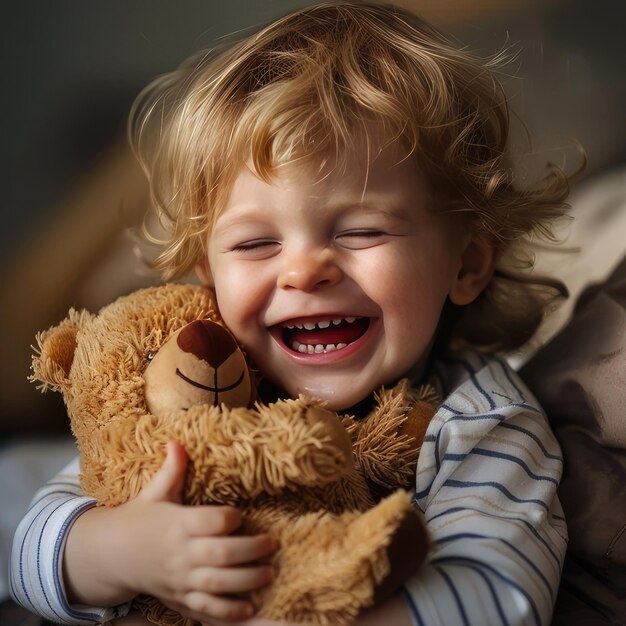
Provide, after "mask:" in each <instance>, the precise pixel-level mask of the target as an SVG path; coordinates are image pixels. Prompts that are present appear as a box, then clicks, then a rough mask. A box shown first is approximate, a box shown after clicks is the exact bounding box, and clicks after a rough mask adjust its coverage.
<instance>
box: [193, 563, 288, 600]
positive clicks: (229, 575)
mask: <svg viewBox="0 0 626 626" xmlns="http://www.w3.org/2000/svg"><path fill="white" fill-rule="evenodd" d="M275 577H276V572H275V570H274V568H273V567H271V566H270V565H262V566H258V567H233V568H226V567H201V568H198V569H195V570H194V571H193V572H192V573H191V575H190V576H189V584H190V586H191V587H192V588H194V589H197V590H198V591H204V592H206V593H210V594H219V595H224V594H231V593H245V592H247V591H254V590H255V589H260V588H261V587H265V586H266V585H269V584H270V583H271V582H272V581H273V580H274V578H275Z"/></svg>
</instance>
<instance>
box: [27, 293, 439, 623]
mask: <svg viewBox="0 0 626 626" xmlns="http://www.w3.org/2000/svg"><path fill="white" fill-rule="evenodd" d="M201 319H211V320H216V319H217V316H216V314H215V312H214V310H213V307H212V304H211V300H210V295H209V293H208V292H207V291H206V290H204V289H203V288H200V287H194V286H188V285H166V286H163V287H155V288H151V289H145V290H141V291H138V292H135V293H133V294H131V295H129V296H126V297H124V298H120V299H119V300H117V301H116V302H114V303H113V304H111V305H109V306H107V307H105V308H104V309H102V310H101V311H100V312H99V313H98V314H97V315H91V314H89V313H87V312H76V311H73V310H72V311H70V313H69V315H68V317H67V319H66V320H64V321H63V322H62V323H61V324H59V325H58V326H56V327H54V328H51V329H49V330H48V331H46V332H44V333H41V334H40V335H39V336H38V344H39V350H38V354H37V355H36V356H35V357H34V358H33V372H34V373H33V376H32V379H33V380H35V381H39V382H41V383H42V387H43V388H44V389H47V388H51V389H54V390H56V391H60V392H61V393H62V394H63V397H64V400H65V402H66V405H67V408H68V412H69V415H70V418H71V424H72V429H73V432H74V434H75V436H76V440H77V443H78V446H79V449H80V455H81V485H82V487H83V489H84V490H85V492H86V493H87V494H89V495H91V496H93V497H95V498H96V499H97V500H98V502H99V504H101V505H105V506H115V505H118V504H121V503H123V502H125V501H127V500H128V499H129V498H133V497H134V496H136V495H137V493H138V492H139V491H140V490H141V488H142V487H143V486H144V485H145V484H146V483H147V481H149V480H150V478H151V477H152V476H153V474H154V473H155V472H156V471H157V469H158V468H159V467H160V466H161V464H162V463H163V460H164V455H165V445H166V443H167V442H168V441H169V440H172V439H174V440H176V441H179V442H180V443H181V444H182V445H183V446H184V447H185V449H186V450H187V452H188V454H189V457H190V466H189V467H190V469H189V472H188V476H187V482H186V488H185V502H187V503H189V504H200V503H224V504H231V505H235V506H237V507H239V508H241V510H242V517H243V520H244V522H243V526H242V532H244V533H251V532H259V531H268V532H270V533H271V534H273V535H274V536H275V537H276V538H277V539H278V541H279V544H280V549H279V550H278V552H277V553H276V555H275V557H274V561H275V563H276V565H277V566H278V572H279V573H278V576H277V579H276V580H275V582H274V583H273V584H272V585H270V586H269V587H267V588H265V589H263V590H261V591H259V592H257V593H255V594H253V600H254V602H255V603H256V604H257V605H258V606H259V607H260V614H261V615H263V616H266V617H268V618H272V619H288V620H293V621H309V622H313V623H317V624H346V623H349V622H350V621H352V620H353V619H354V618H355V617H356V615H357V614H358V613H359V611H360V610H362V609H363V608H364V607H367V606H369V605H371V604H372V603H373V601H374V599H377V600H378V599H379V598H380V597H381V596H384V595H385V594H387V593H390V592H392V591H393V590H394V589H395V588H396V587H397V585H399V584H400V583H401V582H402V580H403V579H404V578H405V577H406V576H408V575H409V574H410V573H411V572H412V571H414V569H415V568H416V567H417V566H419V564H420V562H421V561H422V560H423V558H424V556H425V554H426V551H427V549H428V546H429V541H428V537H427V534H426V530H425V527H424V524H423V521H422V520H421V518H420V516H419V515H418V514H417V513H416V512H415V511H414V509H413V508H412V507H411V504H410V499H411V498H410V494H409V493H408V492H406V491H402V490H397V489H398V487H405V488H410V487H411V485H412V483H413V481H414V473H415V464H416V462H417V456H418V454H419V449H420V443H421V439H422V437H423V433H424V431H425V429H426V426H427V424H428V422H429V421H430V418H431V417H432V415H433V412H434V409H433V406H432V400H433V398H432V397H431V396H429V395H428V392H427V391H426V390H422V391H421V392H416V391H414V390H411V389H410V387H409V385H408V384H407V383H406V382H401V383H399V384H398V385H397V386H396V387H394V388H393V389H388V390H381V391H380V392H379V393H378V395H377V396H376V403H375V405H376V406H375V408H374V409H373V410H372V412H371V414H370V415H368V416H367V417H366V418H365V419H364V420H361V421H356V420H355V419H353V418H352V417H350V416H342V417H340V416H337V415H336V414H335V413H333V412H330V411H327V410H326V409H324V408H323V407H322V406H320V405H319V403H316V402H315V401H313V400H311V399H310V398H305V397H300V398H299V399H296V400H281V401H278V402H277V403H275V404H271V405H263V404H257V405H255V406H254V407H253V408H246V407H234V408H228V407H226V406H224V405H221V406H217V407H216V406H211V405H210V404H198V405H195V406H192V407H189V408H187V407H185V408H184V409H181V410H169V411H165V412H164V413H163V414H159V415H154V414H152V413H150V412H149V411H148V409H147V406H146V397H145V394H144V390H145V384H144V372H145V370H146V367H147V365H148V363H149V361H150V358H151V356H152V355H154V353H156V352H157V351H158V350H159V348H160V347H161V346H162V345H163V344H164V343H165V342H166V341H167V339H168V338H169V337H171V336H172V335H173V333H175V332H176V331H178V330H179V329H181V328H183V327H184V326H185V325H187V324H189V323H190V322H193V321H195V320H201ZM388 494H391V495H388ZM381 498H382V499H381ZM398 554H399V555H400V556H401V559H400V560H399V561H398V562H397V563H396V562H395V561H394V562H390V558H396V557H395V556H394V555H398ZM135 603H136V605H137V606H139V607H140V608H141V610H142V612H143V613H144V615H146V616H147V617H148V619H149V620H150V621H152V622H154V623H155V624H177V625H178V624H190V623H191V622H190V621H188V620H185V619H184V618H182V617H181V616H180V615H178V614H177V613H174V612H173V611H170V610H168V609H166V608H165V607H163V606H162V605H161V604H160V603H158V602H157V601H156V600H154V599H152V598H138V599H137V600H136V601H135Z"/></svg>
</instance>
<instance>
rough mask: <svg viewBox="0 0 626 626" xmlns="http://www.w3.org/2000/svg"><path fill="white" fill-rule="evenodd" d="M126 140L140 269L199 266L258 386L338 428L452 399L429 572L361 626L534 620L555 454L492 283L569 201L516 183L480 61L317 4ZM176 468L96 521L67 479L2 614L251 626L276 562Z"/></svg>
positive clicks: (21, 550)
mask: <svg viewBox="0 0 626 626" xmlns="http://www.w3.org/2000/svg"><path fill="white" fill-rule="evenodd" d="M131 128H132V135H133V141H134V144H135V147H136V149H137V152H138V154H139V156H140V158H141V160H142V163H143V165H144V167H145V170H146V172H147V174H148V177H149V179H150V183H151V185H152V190H153V198H154V200H155V204H156V208H157V209H158V211H159V213H160V216H161V219H162V221H163V222H164V223H165V224H166V225H167V226H168V227H169V236H168V239H167V241H165V242H164V247H163V251H162V254H161V255H160V256H159V257H158V258H157V259H156V261H155V267H156V268H157V269H158V270H160V271H161V273H162V275H163V277H164V278H165V279H172V278H177V277H180V276H183V275H184V274H185V273H186V272H188V271H190V270H192V269H194V268H195V270H196V272H197V274H198V276H199V277H200V280H201V281H202V282H203V283H204V284H206V285H207V287H209V288H210V289H212V290H213V292H214V296H215V304H216V307H217V308H218V309H219V312H220V314H221V316H222V318H223V320H224V321H225V323H226V324H227V326H228V327H229V328H230V330H231V331H232V332H233V334H234V336H235V337H236V339H237V340H238V341H239V342H240V343H241V345H242V346H243V347H244V348H245V350H246V351H247V353H248V354H249V356H250V357H251V359H252V360H253V362H254V363H255V365H256V367H257V368H258V369H259V371H260V372H261V374H262V375H263V376H264V378H265V380H266V381H267V382H268V383H269V384H270V385H268V386H267V387H265V388H264V389H266V388H268V387H269V386H271V387H272V393H273V394H278V395H284V396H291V397H294V396H297V395H298V394H301V393H305V394H308V395H310V396H313V397H315V398H318V399H320V400H323V401H324V402H325V403H326V405H327V406H328V407H329V408H331V409H335V410H339V411H343V412H355V411H356V409H355V406H356V405H359V404H360V403H363V402H370V401H372V394H373V392H375V391H376V390H377V389H379V388H380V387H382V386H390V385H393V384H395V383H397V382H398V381H399V380H401V379H403V378H407V379H409V381H410V382H411V383H412V384H416V385H417V384H419V383H421V382H425V381H427V380H428V381H430V382H432V383H433V384H435V385H436V386H437V387H438V389H439V391H440V392H441V394H442V397H443V398H444V401H443V402H442V404H441V406H440V407H439V410H438V411H437V413H436V415H435V417H434V418H433V420H432V422H431V423H430V425H429V428H428V431H427V433H426V437H425V440H424V444H423V447H422V451H421V453H420V458H419V462H418V466H417V468H416V486H415V505H416V507H417V508H419V510H421V511H422V512H423V514H424V517H425V520H426V523H427V525H428V529H429V532H430V534H431V536H432V537H433V540H434V546H433V549H432V551H431V553H430V555H429V557H428V559H427V562H426V564H425V565H424V566H423V567H422V568H421V569H420V571H419V572H418V573H417V574H415V575H414V576H413V577H412V578H411V579H410V580H408V581H407V582H406V584H405V585H404V587H403V588H402V589H400V590H398V592H397V593H396V594H395V595H394V596H393V597H392V598H391V599H389V600H387V601H385V602H382V603H380V604H378V605H377V606H375V607H373V608H371V609H369V610H368V611H366V612H364V613H363V615H361V616H360V617H359V619H358V621H357V623H358V624H361V625H364V624H394V625H398V626H402V625H403V624H411V623H413V624H424V625H434V624H446V626H453V625H455V624H481V625H482V624H547V623H549V621H550V616H551V613H552V609H553V605H554V600H555V596H556V591H557V588H558V583H559V578H560V571H561V566H562V562H563V555H564V553H565V547H566V541H567V533H566V527H565V521H564V519H563V517H562V512H561V508H560V505H559V502H558V499H557V496H556V488H557V486H558V482H559V479H560V476H561V473H562V460H561V456H560V451H559V448H558V445H557V443H556V441H555V439H554V436H553V435H552V433H551V431H550V429H549V426H548V424H547V421H546V418H545V416H544V414H543V412H542V411H541V409H540V408H539V407H538V406H537V403H536V401H535V400H534V399H533V397H532V395H531V394H530V393H529V392H528V391H527V390H526V389H525V387H524V385H523V383H522V382H521V381H520V380H519V379H518V378H517V376H516V375H515V374H514V373H513V372H512V371H511V370H510V369H509V367H508V366H507V365H506V363H505V362H504V361H502V360H500V359H498V358H495V357H493V356H489V355H488V353H487V351H488V350H497V349H501V348H505V347H506V348H510V347H513V346H515V345H516V343H519V342H520V340H521V339H524V338H526V337H528V336H529V335H530V334H531V333H532V331H533V330H534V327H535V326H536V323H537V320H538V319H539V318H538V317H537V316H536V315H531V314H529V313H528V308H527V307H526V304H527V296H526V294H525V293H524V292H523V291H520V289H519V288H517V289H516V290H515V291H512V292H509V290H508V287H510V286H511V285H513V284H514V281H510V280H509V279H506V280H504V279H503V278H502V277H501V276H497V275H496V273H495V270H496V268H497V269H498V270H499V271H500V272H502V271H507V272H508V273H509V274H510V273H511V272H512V271H513V270H514V269H515V267H511V266H510V265H507V263H508V262H509V260H510V259H515V258H519V252H520V250H523V244H524V243H525V242H527V240H528V238H529V237H531V236H533V235H535V234H537V233H543V234H546V233H548V232H549V223H550V221H552V220H554V219H555V218H557V217H559V216H561V215H562V214H563V213H564V212H565V210H566V205H565V198H566V196H567V181H566V179H565V177H564V175H563V174H562V173H561V172H559V171H558V170H556V169H553V170H550V171H549V173H548V176H547V177H546V180H544V181H542V182H541V183H540V184H538V185H537V186H535V187H522V186H520V185H519V184H518V182H517V180H516V175H515V170H514V168H513V167H512V166H511V163H510V162H509V157H508V155H507V138H508V108H507V102H506V98H505V96H504V94H503V91H502V88H501V86H500V85H499V83H498V81H497V79H496V78H495V75H494V67H493V64H492V62H490V61H484V60H481V59H478V58H476V57H474V56H472V55H471V54H469V53H468V52H467V51H465V50H460V49H459V48H458V47H457V46H456V45H454V44H452V43H451V42H450V41H448V40H447V39H446V38H445V37H444V36H442V35H441V34H439V33H438V32H436V31H435V30H434V29H432V28H431V27H430V26H428V25H427V24H425V23H424V22H423V21H421V20H420V19H418V18H417V17H415V16H414V15H412V14H410V13H408V12H406V11H404V10H401V9H399V8H395V7H392V6H389V5H378V4H369V3H362V2H358V3H350V2H346V3H343V2H328V3H323V4H319V5H314V6H311V7H309V8H306V9H303V10H301V11H297V12H295V13H292V14H290V15H288V16H286V17H284V18H281V19H279V20H276V21H275V22H273V23H272V24H270V25H269V26H267V27H265V28H263V29H261V30H260V31H259V32H258V33H255V34H253V35H251V36H249V37H247V38H246V39H243V40H242V41H241V42H239V43H236V44H232V45H230V46H229V47H224V48H223V49H218V50H214V51H211V52H209V53H206V52H202V53H201V54H199V55H198V56H196V57H194V58H192V59H190V60H189V61H188V62H186V63H185V64H183V65H182V66H181V67H180V68H179V69H177V70H175V71H174V72H172V73H170V74H168V75H166V76H164V77H162V78H160V79H158V80H157V81H155V83H153V84H152V85H151V86H150V87H149V88H148V89H147V90H146V91H145V92H144V93H143V94H142V96H141V97H140V98H139V100H138V101H137V105H136V107H135V109H134V112H133V117H132V121H131ZM518 287H519V286H518ZM511 294H514V295H511ZM460 346H463V347H464V350H465V351H463V352H459V351H457V352H454V351H451V350H450V349H451V348H459V347H460ZM468 348H471V349H468ZM263 399H265V400H267V399H269V396H268V397H264V398H263ZM185 468H186V455H185V452H184V450H182V449H181V448H180V446H177V445H174V444H172V445H170V447H169V449H168V456H167V460H166V462H165V465H164V467H163V468H162V469H161V471H160V472H159V473H158V474H157V475H156V476H155V477H154V479H153V480H152V482H151V483H150V484H149V485H148V486H147V487H146V488H145V489H144V490H143V491H142V492H141V494H140V495H139V496H138V497H137V498H136V499H135V500H132V501H130V502H128V503H126V504H124V505H122V506H120V507H117V508H115V509H110V510H106V509H101V508H95V506H94V502H93V500H91V499H90V498H87V497H85V496H84V495H83V494H82V492H81V491H80V488H79V486H78V479H77V474H78V466H77V463H74V464H73V465H71V466H70V467H69V468H67V470H66V471H65V472H64V473H63V474H62V476H61V477H58V478H57V479H56V480H54V481H52V482H51V483H50V484H49V485H48V486H46V487H44V491H42V492H41V493H40V494H39V495H38V496H36V504H35V505H34V506H33V507H32V508H31V510H30V511H29V512H28V514H27V515H26V517H25V518H24V520H23V522H22V524H21V526H20V528H19V529H18V531H17V533H16V539H15V542H14V547H13V554H12V572H13V574H12V581H13V594H14V597H15V598H16V599H17V600H18V601H19V602H21V603H22V604H23V605H24V606H26V607H28V608H30V609H31V610H33V611H35V612H37V613H39V614H40V615H42V616H46V617H48V618H49V619H54V620H55V621H62V622H64V623H68V624H89V623H97V622H98V620H106V619H113V618H116V617H120V616H122V615H124V614H125V613H126V612H127V611H128V606H129V601H130V600H131V599H132V598H133V597H134V596H135V595H137V594H138V593H148V594H150V595H153V596H156V597H158V598H159V599H160V600H161V601H162V602H163V603H165V604H167V605H168V606H171V607H173V608H175V609H176V610H178V611H180V612H181V613H182V614H184V615H186V616H189V617H191V618H194V619H196V620H198V621H202V622H206V623H213V624H217V623H221V620H223V619H228V620H231V621H233V620H244V619H245V620H247V621H245V623H246V624H249V625H253V624H256V625H261V624H267V623H268V622H267V621H265V620H260V619H258V618H254V617H252V614H253V612H254V608H253V607H252V605H251V604H250V602H249V601H248V600H247V599H246V596H245V592H248V591H251V590H254V589H257V588H259V587H261V586H264V585H266V584H268V583H270V582H271V580H272V577H273V571H272V569H271V567H269V566H267V565H266V564H264V562H263V558H264V557H267V556H269V555H271V554H272V553H273V552H274V550H275V549H276V545H275V544H274V542H273V541H272V540H271V538H269V537H267V536H263V535H259V536H252V537H246V536H240V535H237V534H236V533H234V531H236V529H237V528H238V526H239V523H240V519H239V516H238V513H237V511H236V510H235V509H232V508H230V507H211V506H205V507H185V506H183V505H182V504H181V502H180V491H181V489H182V485H183V483H184V477H185ZM406 558H407V559H411V558H412V555H411V554H410V553H407V555H406ZM127 619H128V620H129V621H127V622H126V623H131V621H130V620H132V619H134V618H132V617H129V618H127Z"/></svg>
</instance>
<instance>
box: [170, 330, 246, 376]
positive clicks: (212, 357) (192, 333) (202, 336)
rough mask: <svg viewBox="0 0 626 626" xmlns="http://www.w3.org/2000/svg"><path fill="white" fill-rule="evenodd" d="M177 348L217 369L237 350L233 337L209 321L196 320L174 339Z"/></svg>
mask: <svg viewBox="0 0 626 626" xmlns="http://www.w3.org/2000/svg"><path fill="white" fill-rule="evenodd" d="M176 343H177V344H178V347H179V348H180V349H181V350H183V351H184V352H189V353H191V354H193V355H194V356H196V357H198V358H199V359H201V360H202V361H206V362H207V363H208V364H209V365H210V366H211V367H213V368H215V369H217V368H218V367H219V366H220V365H222V363H224V361H226V359H227V358H228V357H229V356H230V355H231V354H232V353H233V352H235V351H236V350H237V348H238V346H237V342H236V341H235V339H234V337H233V336H232V335H231V334H230V333H229V332H228V331H227V330H226V329H225V328H224V327H223V326H220V325H219V324H216V323H215V322H211V321H210V320H197V321H195V322H191V323H189V324H187V326H185V327H184V328H183V329H182V330H181V331H180V333H178V337H177V338H176Z"/></svg>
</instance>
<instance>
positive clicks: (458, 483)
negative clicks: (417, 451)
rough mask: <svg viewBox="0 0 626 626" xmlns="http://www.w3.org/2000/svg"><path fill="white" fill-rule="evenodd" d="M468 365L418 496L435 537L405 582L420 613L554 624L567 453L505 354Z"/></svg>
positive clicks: (418, 618) (420, 477)
mask: <svg viewBox="0 0 626 626" xmlns="http://www.w3.org/2000/svg"><path fill="white" fill-rule="evenodd" d="M458 365H459V367H460V368H461V369H465V370H466V371H467V373H468V374H469V378H468V379H467V380H466V382H465V383H464V384H463V385H462V386H461V387H459V388H458V389H457V392H456V393H453V394H451V395H450V396H449V397H448V398H447V399H446V401H445V402H444V404H443V406H442V407H441V409H440V410H439V411H438V413H437V415H436V416H435V418H434V420H433V423H432V424H431V426H432V427H431V428H429V431H428V433H427V437H426V440H425V443H424V448H423V449H422V454H421V456H420V461H419V464H418V471H417V493H416V500H417V502H418V504H419V506H420V508H421V509H422V510H423V511H424V513H425V516H426V520H427V524H428V528H429V530H430V532H431V535H432V538H433V541H434V543H435V547H434V549H433V551H432V553H431V554H430V557H429V560H428V562H427V564H426V565H425V566H424V567H423V568H422V569H421V570H420V571H419V572H418V574H417V575H415V576H413V577H412V578H411V579H410V580H409V581H408V582H407V583H406V589H407V591H408V596H407V598H408V599H409V601H410V602H409V604H410V609H411V612H412V614H413V615H414V619H415V622H416V623H422V624H426V625H428V624H438V623H444V624H449V625H454V624H463V623H468V624H505V623H508V624H511V625H515V624H527V623H528V624H537V625H540V624H548V623H549V622H550V619H551V615H552V610H553V605H554V601H555V599H556V594H557V589H558V586H559V580H560V574H561V567H562V564H563V559H564V555H565V549H566V545H567V529H566V525H565V520H564V518H563V513H562V511H561V507H560V504H559V502H558V498H557V495H556V491H557V486H558V483H559V480H560V477H561V473H562V456H561V452H560V449H559V446H558V444H557V442H556V439H555V437H554V435H553V434H552V432H551V430H550V428H549V425H548V423H547V420H546V418H545V416H544V415H543V413H542V412H541V410H540V409H539V408H538V407H537V405H536V401H535V400H534V398H533V397H532V395H531V394H530V393H529V392H528V391H527V390H526V389H525V387H524V385H523V383H521V381H520V380H519V379H518V378H517V376H516V375H515V374H514V373H513V372H512V371H511V370H510V369H509V368H508V367H507V366H506V364H505V363H503V362H500V361H496V360H489V361H485V360H483V359H480V358H471V357H468V358H467V359H463V360H461V359H459V361H458Z"/></svg>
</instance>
